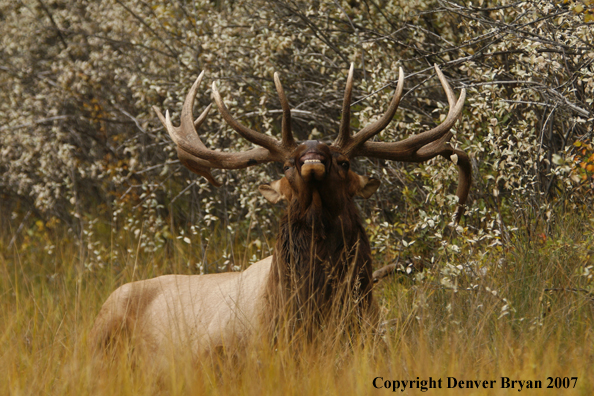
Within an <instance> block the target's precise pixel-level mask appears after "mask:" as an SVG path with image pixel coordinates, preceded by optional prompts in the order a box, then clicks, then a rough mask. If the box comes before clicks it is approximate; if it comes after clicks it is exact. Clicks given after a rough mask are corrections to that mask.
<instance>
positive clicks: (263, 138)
mask: <svg viewBox="0 0 594 396" xmlns="http://www.w3.org/2000/svg"><path fill="white" fill-rule="evenodd" d="M212 94H213V96H214V100H215V102H216V103H217V106H218V107H219V111H220V112H221V115H222V116H223V118H224V119H225V121H227V124H229V125H230V126H231V128H233V129H235V130H236V131H237V133H239V134H240V135H241V136H243V137H244V138H245V139H247V140H249V141H250V142H252V143H254V144H257V145H258V146H262V147H264V148H266V149H268V150H269V151H270V152H271V153H274V154H276V155H277V156H279V158H280V156H283V155H285V154H287V150H286V149H285V148H284V147H282V145H281V143H280V142H279V141H278V140H276V139H275V138H273V137H272V136H268V135H265V134H263V133H260V132H256V131H254V130H253V129H250V128H248V127H246V126H245V125H243V124H240V123H239V122H238V121H237V120H236V119H235V118H233V116H232V115H231V113H230V112H229V110H228V109H227V106H225V103H224V102H223V99H222V98H221V94H220V93H219V90H218V89H217V83H216V82H213V83H212ZM279 161H282V160H280V159H279Z"/></svg>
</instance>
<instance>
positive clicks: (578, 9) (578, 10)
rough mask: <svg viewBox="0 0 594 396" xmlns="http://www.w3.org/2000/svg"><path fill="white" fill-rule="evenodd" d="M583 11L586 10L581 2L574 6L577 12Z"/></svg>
mask: <svg viewBox="0 0 594 396" xmlns="http://www.w3.org/2000/svg"><path fill="white" fill-rule="evenodd" d="M582 11H584V6H583V5H581V4H577V5H576V6H575V7H574V8H573V12H575V13H576V14H579V13H581V12H582Z"/></svg>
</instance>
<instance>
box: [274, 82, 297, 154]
mask: <svg viewBox="0 0 594 396" xmlns="http://www.w3.org/2000/svg"><path fill="white" fill-rule="evenodd" d="M274 85H275V86H276V92H278V98H279V99H280V103H281V107H282V108H283V121H282V140H281V144H282V145H283V147H285V148H287V149H289V150H292V149H294V148H295V147H296V146H297V143H295V139H294V138H293V132H291V107H290V106H289V101H288V100H287V96H286V95H285V91H284V90H283V86H282V84H281V82H280V77H279V76H278V73H276V72H275V73H274Z"/></svg>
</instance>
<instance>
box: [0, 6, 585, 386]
mask: <svg viewBox="0 0 594 396" xmlns="http://www.w3.org/2000/svg"><path fill="white" fill-rule="evenodd" d="M351 62H354V63H355V67H356V72H355V90H354V95H353V96H354V101H353V105H352V112H353V120H352V126H353V129H355V130H358V129H360V128H361V127H362V126H364V125H365V124H367V123H368V122H370V121H372V120H373V119H375V118H376V117H378V116H380V115H381V114H382V113H383V111H384V110H385V108H386V107H387V105H388V102H389V100H390V97H391V95H392V91H393V89H394V87H395V83H396V81H395V78H397V73H398V67H399V66H402V67H403V68H404V71H405V74H406V80H405V93H404V97H403V100H402V102H401V104H400V109H399V110H398V112H397V113H396V116H395V117H394V121H393V122H392V124H391V125H390V126H389V127H388V128H387V129H386V130H385V131H384V132H382V133H381V134H380V135H378V136H377V137H376V139H378V140H383V141H395V140H398V139H402V138H405V137H407V136H410V135H412V134H414V133H418V132H421V131H424V130H427V129H428V128H431V127H433V126H434V125H436V124H437V123H439V122H440V121H441V119H442V118H443V117H445V114H446V113H447V111H448V107H447V100H446V97H445V94H444V92H443V90H442V88H441V86H440V84H439V82H438V80H437V78H436V76H435V72H434V69H433V65H434V64H438V65H439V66H440V67H441V69H442V70H443V71H444V73H445V75H446V76H447V78H448V80H449V81H450V82H451V85H452V86H453V88H454V91H455V92H456V93H457V94H458V93H459V92H460V90H461V89H462V88H465V89H466V90H467V99H466V105H465V109H464V113H463V116H462V119H461V120H460V121H459V122H458V123H457V125H456V126H455V128H454V131H455V144H457V145H458V146H459V147H460V148H462V149H463V150H465V151H466V152H467V153H469V154H470V155H471V156H472V163H473V170H474V180H473V186H472V189H471V195H470V200H469V208H468V211H467V214H466V216H464V217H463V219H462V222H461V224H460V226H458V227H454V226H453V225H452V224H451V214H452V213H453V211H454V206H455V203H456V202H455V201H456V198H455V195H454V191H455V184H456V180H457V170H456V168H455V166H453V165H452V164H451V163H450V162H448V161H445V160H443V159H434V160H432V161H429V162H427V163H424V164H405V163H395V162H385V161H378V160H374V159H359V160H358V161H357V163H356V164H355V165H354V168H355V170H357V171H359V172H360V173H365V174H367V175H373V176H374V177H377V178H379V179H381V181H382V186H381V187H380V189H379V191H378V192H377V193H376V194H375V195H374V196H373V197H371V198H370V199H369V200H367V201H360V205H361V209H362V212H363V217H364V218H365V219H366V221H367V232H368V234H369V236H370V239H371V243H372V248H373V253H374V259H375V263H374V265H375V266H376V267H380V266H382V265H385V264H388V263H391V262H394V261H397V263H398V265H399V266H400V270H401V274H400V275H396V276H395V277H393V278H389V279H387V280H384V281H382V282H379V283H377V284H376V285H375V286H374V295H375V296H376V297H377V301H378V303H379V305H380V312H381V315H382V322H381V325H380V326H379V328H378V329H377V332H376V333H375V334H376V335H380V336H381V337H382V341H381V342H366V343H357V341H353V343H351V344H348V345H346V344H345V343H342V342H335V340H334V339H333V338H332V337H328V340H326V341H327V343H321V345H319V346H316V345H315V344H314V345H312V346H308V347H307V348H303V349H300V350H299V351H296V350H295V348H291V347H290V346H282V345H274V346H272V348H271V345H269V343H266V342H264V343H258V342H254V343H253V344H254V345H251V347H253V348H252V349H253V350H252V349H249V348H248V349H247V351H246V353H245V354H242V353H237V354H235V353H234V351H233V350H231V351H229V355H231V356H230V358H229V359H225V356H224V355H220V356H216V357H214V358H213V356H210V357H209V358H207V359H183V357H178V356H176V358H175V359H174V360H175V362H174V363H175V364H174V365H172V368H171V370H169V371H167V373H159V375H157V374H156V373H155V372H154V371H152V369H153V368H152V366H151V364H150V363H151V362H150V361H146V362H142V361H140V362H138V361H134V362H131V361H130V360H129V358H130V355H129V354H128V352H129V350H126V349H124V350H123V352H122V354H121V356H118V357H117V358H116V359H114V361H110V362H107V364H103V363H105V362H102V361H99V362H98V361H97V359H96V356H93V355H92V354H90V353H89V348H88V343H87V341H88V335H89V330H90V329H91V327H92V324H93V321H94V319H95V316H96V314H97V312H98V311H99V309H100V307H101V305H102V304H103V302H104V301H105V300H106V298H107V296H109V294H110V293H111V292H112V291H113V290H114V289H115V288H116V287H118V286H119V285H122V284H123V283H126V282H130V281H134V280H138V279H147V278H150V277H153V276H157V275H162V274H168V273H177V274H196V273H203V272H214V271H221V270H231V269H239V268H241V267H245V266H246V265H248V264H249V263H250V262H253V261H255V260H257V259H259V258H262V257H265V256H268V255H269V254H270V253H271V252H272V247H273V246H274V242H275V241H274V238H275V235H276V229H277V227H276V225H277V224H276V223H277V219H278V217H279V215H280V213H281V211H282V206H281V205H278V206H272V205H270V204H269V203H268V202H266V201H265V200H264V199H263V198H262V197H261V196H260V195H259V193H258V190H257V186H258V185H259V184H261V183H266V182H270V181H271V180H274V179H277V178H279V177H280V167H279V166H278V165H268V166H261V167H256V168H250V169H247V170H243V171H238V172H230V171H215V172H214V173H215V177H216V178H217V179H218V180H220V181H222V182H223V185H222V187H220V188H214V187H212V186H210V185H209V184H208V183H207V182H206V180H204V179H203V178H200V177H197V176H196V175H194V174H192V173H190V172H189V171H188V170H186V169H185V168H184V167H183V166H181V165H180V163H179V161H178V159H177V157H176V153H175V148H174V144H173V142H172V141H171V139H170V138H169V136H168V135H167V133H166V132H165V131H164V129H163V127H162V125H161V124H160V122H159V120H158V118H157V116H156V115H155V114H154V113H153V112H152V110H151V106H153V105H156V106H158V107H159V108H161V109H162V110H165V109H169V111H170V112H171V113H172V118H173V120H174V123H177V122H178V120H179V113H180V110H181V106H182V102H183V99H184V97H185V95H186V92H187V91H188V89H189V87H190V86H191V84H192V83H193V81H194V79H195V78H196V76H197V75H198V74H199V73H200V71H201V70H206V72H207V74H206V82H205V83H203V86H202V87H201V88H200V92H199V94H198V96H197V100H196V108H195V114H196V115H198V114H199V111H201V110H202V109H204V107H205V106H207V105H208V104H209V103H211V90H210V86H211V83H212V81H218V84H219V89H220V90H221V92H222V95H223V97H224V100H225V102H226V103H227V105H228V107H229V108H230V109H231V111H232V112H233V113H234V114H235V115H236V116H237V117H238V118H239V119H240V120H241V121H242V122H244V123H246V124H248V125H249V126H250V127H252V128H254V129H256V130H259V131H262V132H264V133H269V134H272V135H276V136H278V135H279V133H280V116H281V112H280V103H279V101H278V98H277V95H276V91H275V89H274V84H273V73H274V72H275V71H278V72H279V73H280V74H281V80H282V83H283V86H284V88H285V91H286V93H287V95H288V98H289V101H290V103H291V105H292V107H293V109H294V110H293V130H294V131H295V132H296V134H297V135H298V138H299V139H307V138H310V137H311V138H316V139H324V140H327V141H331V140H332V139H333V138H334V136H335V134H336V131H337V129H338V124H339V122H340V118H341V114H340V108H341V104H342V95H343V89H344V85H345V80H346V75H347V71H348V68H349V65H350V63H351ZM593 91H594V2H593V0H571V1H567V0H565V1H552V0H550V1H548V0H545V1H513V0H503V1H490V0H477V1H464V0H456V1H450V0H393V1H384V0H363V1H343V0H328V1H324V2H321V1H301V0H234V1H225V0H214V1H207V0H178V1H155V0H146V1H144V0H104V1H92V0H77V1H68V0H20V1H12V0H0V152H1V155H0V296H1V298H0V372H1V373H2V376H0V394H7V395H11V394H15V395H17V394H18V395H39V394H44V395H46V394H47V395H76V396H79V395H87V394H88V395H103V394H105V395H114V394H118V395H139V394H171V395H201V394H214V395H221V394H224V395H226V394H245V395H251V394H254V395H261V394H286V395H299V396H301V395H304V394H320V390H323V392H324V393H325V394H329V395H332V394H336V395H345V394H362V395H367V394H369V393H370V390H371V389H374V388H372V386H373V385H372V381H373V379H374V378H375V377H377V376H382V377H383V378H384V379H390V380H394V379H414V378H417V377H419V378H421V379H426V378H428V377H432V378H438V377H440V378H444V381H445V378H446V377H449V376H454V377H457V378H458V379H465V380H470V379H477V380H478V379H480V380H495V379H499V378H501V377H503V376H506V377H509V378H511V379H512V380H523V381H525V380H540V381H542V384H543V386H547V384H548V383H549V382H548V381H547V379H546V378H547V377H548V376H551V378H553V379H554V380H555V381H557V380H559V381H557V382H559V384H563V383H564V382H563V381H564V380H566V379H567V380H569V378H573V377H576V380H575V382H573V381H572V382H571V384H573V385H574V386H575V387H570V386H568V387H564V386H562V385H559V386H557V387H556V389H555V390H554V391H553V392H552V393H551V394H568V395H575V394H580V395H584V396H586V395H592V394H593V391H592V390H593V389H594V364H593V363H594V342H593V341H594V209H593V206H592V204H593V203H594V202H593V197H594V131H593V124H594V123H593V121H594V106H593V100H594V92H593ZM200 134H201V136H202V139H203V141H205V142H206V144H207V145H208V146H209V147H211V148H216V149H221V150H234V151H235V150H246V149H248V148H249V146H250V144H249V143H247V142H245V141H244V140H242V139H241V138H238V136H237V134H236V133H235V132H233V131H232V130H231V129H230V128H229V127H227V126H226V124H225V123H224V122H223V121H222V119H221V117H220V115H219V113H218V111H217V110H216V108H215V109H213V110H211V114H210V116H209V118H208V120H207V122H206V123H205V124H203V126H202V128H201V130H200ZM421 269H423V270H421ZM341 339H342V338H341ZM328 346H330V347H328ZM277 347H278V348H277ZM148 360H150V359H148ZM255 362H257V364H256V363H255ZM143 363H144V364H143ZM514 391H515V390H514ZM371 392H373V391H371ZM380 392H381V391H380ZM439 392H440V393H439V394H440V395H442V394H443V395H448V394H456V395H457V394H459V393H460V390H459V389H455V388H453V389H451V390H450V389H440V391H439ZM469 392H470V393H472V394H482V393H481V391H479V390H476V392H474V390H471V391H469ZM486 392H488V394H500V393H501V394H509V389H502V390H500V391H499V392H498V391H496V390H494V391H491V390H489V391H486ZM485 394H487V393H485Z"/></svg>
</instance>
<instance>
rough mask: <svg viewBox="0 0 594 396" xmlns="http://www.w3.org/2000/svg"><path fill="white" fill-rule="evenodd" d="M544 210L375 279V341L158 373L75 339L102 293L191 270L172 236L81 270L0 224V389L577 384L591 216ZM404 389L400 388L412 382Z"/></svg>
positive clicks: (588, 386) (93, 391) (181, 365)
mask: <svg viewBox="0 0 594 396" xmlns="http://www.w3.org/2000/svg"><path fill="white" fill-rule="evenodd" d="M556 219H557V221H556V222H555V223H554V224H548V225H547V227H548V231H546V232H543V234H542V235H540V234H538V233H537V234H535V233H534V232H533V230H532V232H531V233H530V234H528V232H524V231H523V230H522V229H520V230H518V231H517V232H516V233H515V235H514V236H513V238H512V240H511V241H510V242H509V244H508V245H506V246H505V247H504V248H503V249H489V250H486V249H485V250H481V249H478V251H480V253H476V250H475V253H473V254H472V255H471V254H466V255H465V254H461V255H460V256H459V258H458V259H459V263H460V265H461V266H462V269H457V268H455V266H454V267H453V268H451V269H450V272H449V273H447V271H446V270H444V269H437V268H433V269H429V270H426V271H425V272H424V278H423V279H420V278H419V276H418V275H417V279H416V280H413V279H412V278H411V277H408V276H401V277H396V278H392V279H389V280H386V281H383V283H382V284H380V285H378V287H377V289H376V297H377V299H378V301H379V302H380V305H381V311H382V315H383V317H384V320H385V323H384V325H383V331H384V332H385V333H384V336H383V337H382V338H381V340H379V341H369V340H368V341H367V342H359V341H360V340H358V339H356V337H357V336H356V335H355V336H354V337H355V339H351V342H346V341H344V342H339V343H336V342H330V341H332V340H329V342H316V343H311V344H305V345H303V344H302V345H300V346H299V347H295V346H287V345H284V344H283V345H275V346H270V345H269V344H268V343H266V342H253V343H252V344H251V345H250V346H249V347H247V348H246V349H245V350H242V351H241V352H240V353H232V352H233V351H228V352H229V353H221V354H216V355H210V356H204V357H203V358H201V359H200V360H199V361H195V360H192V359H190V358H189V357H187V356H178V357H177V358H176V359H175V360H174V361H173V364H172V365H171V366H170V367H168V368H167V369H166V370H165V371H164V372H155V370H154V369H153V368H152V366H151V364H150V358H149V359H148V360H147V359H144V360H143V359H142V358H140V359H138V358H134V359H133V358H131V357H130V356H129V355H128V354H126V353H122V354H121V356H118V357H117V358H116V359H115V360H113V361H109V362H105V361H101V360H100V359H97V358H94V357H93V356H91V354H90V353H89V350H88V346H87V337H88V334H89V330H90V328H91V326H92V323H93V319H94V317H95V315H96V314H97V312H98V310H99V308H100V306H101V304H102V302H103V301H104V300H105V299H106V298H107V296H108V295H109V294H110V292H111V291H113V290H114V289H115V288H116V287H117V286H118V285H121V284H123V283H125V282H128V281H130V280H132V279H144V278H147V277H151V276H155V275H159V274H163V273H171V272H177V273H188V272H191V270H190V269H188V267H187V265H186V264H185V263H187V260H188V257H187V250H184V249H186V247H185V245H184V244H183V243H180V244H179V245H177V244H175V243H174V244H173V245H172V246H173V248H172V249H169V250H167V251H166V250H164V251H163V252H162V253H160V254H157V255H154V254H153V255H143V254H140V253H138V252H137V249H136V246H135V243H134V240H133V239H130V241H129V243H128V245H126V244H124V245H123V246H124V247H122V248H120V249H121V250H122V251H121V252H120V255H119V257H123V259H120V261H119V262H115V261H114V262H112V263H107V264H106V265H105V267H103V268H94V269H93V271H89V270H88V269H85V267H84V260H83V259H81V257H80V255H81V251H80V250H79V249H78V248H77V247H76V244H75V243H74V242H73V241H72V240H68V237H67V236H65V235H57V236H54V238H55V240H53V241H52V243H54V244H55V249H53V252H52V254H48V252H47V250H46V249H44V246H43V244H44V243H49V242H47V241H45V242H44V240H43V239H41V238H40V239H37V240H35V239H31V238H30V239H28V240H27V242H26V243H22V242H19V243H17V244H16V245H13V246H11V248H10V249H8V248H7V245H8V243H7V242H6V241H8V240H9V239H10V235H9V234H10V232H9V231H7V230H4V232H5V233H6V235H3V238H2V239H1V241H3V242H2V243H3V245H2V249H1V250H0V296H1V299H0V395H150V394H171V395H201V394H212V395H231V394H241V395H261V394H283V395H285V394H286V395H299V396H302V395H306V394H315V395H318V394H324V395H345V394H361V395H367V394H388V393H390V392H392V390H391V389H385V388H381V389H376V388H375V387H374V379H375V378H376V377H381V378H382V380H377V381H376V382H375V384H376V385H378V386H379V385H382V386H383V385H385V381H387V380H389V381H394V380H398V381H402V380H406V381H408V380H416V379H417V378H418V379H419V380H428V379H429V378H430V377H431V378H432V379H433V380H438V379H442V388H441V389H429V390H428V392H430V393H431V394H439V395H448V394H460V393H462V394H468V395H475V394H476V395H479V394H489V395H498V394H501V395H503V394H506V395H507V394H510V392H514V393H515V392H517V391H518V384H515V387H514V389H509V388H507V389H502V388H501V385H502V380H501V377H509V378H510V380H522V381H526V380H533V381H534V380H540V381H541V383H542V386H543V389H537V390H533V391H531V390H530V389H525V388H524V389H522V391H521V393H522V394H526V393H527V394H550V395H558V394H567V395H574V394H575V395H591V394H593V392H594V368H593V367H594V334H593V332H594V330H593V324H594V295H592V294H589V290H592V278H591V277H590V278H589V277H588V275H587V271H588V270H587V269H586V268H587V267H588V266H592V265H594V252H593V251H594V246H593V245H592V241H593V235H594V232H592V231H593V230H594V216H592V214H590V215H586V214H577V213H563V214H559V215H558V216H556ZM535 235H537V236H536V237H535ZM211 244H212V246H211V249H212V250H213V252H212V253H213V254H214V253H216V246H215V245H216V244H213V242H212V241H211ZM137 253H138V254H137ZM133 255H134V257H133ZM450 261H451V260H450ZM590 270H592V269H590ZM445 277H447V281H445V280H444V278H445ZM342 336H343V337H342V338H343V340H344V339H345V338H348V337H344V335H342ZM331 337H332V336H331V335H328V337H322V338H323V339H326V340H328V338H331ZM448 377H454V378H456V379H457V380H464V381H467V380H481V381H483V380H493V381H495V383H494V389H483V388H479V389H476V388H473V389H465V390H462V389H460V388H459V387H457V388H448V387H447V386H448V382H447V381H448ZM547 377H552V378H557V377H559V378H561V379H563V378H565V377H567V378H572V377H577V382H576V386H575V388H574V387H573V381H572V382H571V385H570V388H568V389H565V388H563V386H561V388H560V389H546V386H547V385H548V384H549V381H548V380H547ZM553 384H554V383H553ZM390 385H391V383H390ZM399 385H400V386H402V382H400V383H399ZM415 385H416V386H420V385H421V383H419V384H418V385H417V384H415ZM409 386H410V384H409V383H407V390H406V393H407V394H418V393H423V392H421V390H419V389H412V390H408V388H409ZM400 389H401V387H400V388H399V389H397V391H398V392H400Z"/></svg>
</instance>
